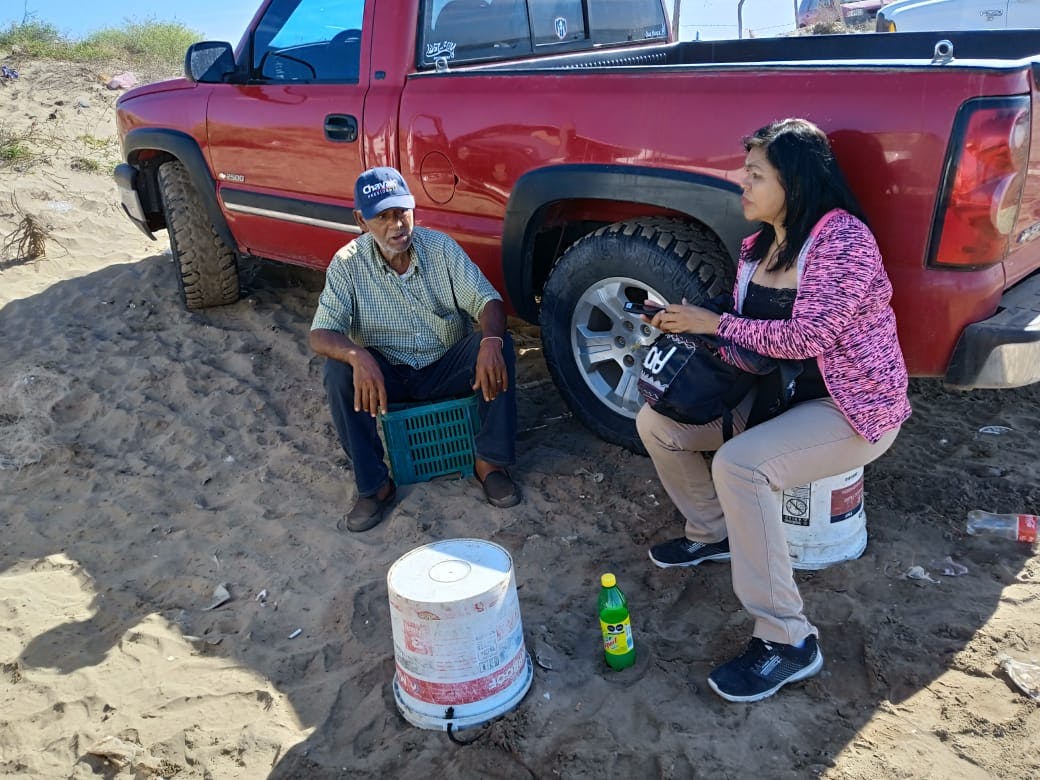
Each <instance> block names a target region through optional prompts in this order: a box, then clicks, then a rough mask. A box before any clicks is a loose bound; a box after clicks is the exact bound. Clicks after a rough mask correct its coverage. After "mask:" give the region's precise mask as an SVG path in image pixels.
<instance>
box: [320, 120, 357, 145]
mask: <svg viewBox="0 0 1040 780" xmlns="http://www.w3.org/2000/svg"><path fill="white" fill-rule="evenodd" d="M325 137H326V138H328V139H329V140H330V141H345V142H347V143H351V142H353V141H356V140H357V117H354V116H351V115H350V114H329V115H328V116H327V117H325Z"/></svg>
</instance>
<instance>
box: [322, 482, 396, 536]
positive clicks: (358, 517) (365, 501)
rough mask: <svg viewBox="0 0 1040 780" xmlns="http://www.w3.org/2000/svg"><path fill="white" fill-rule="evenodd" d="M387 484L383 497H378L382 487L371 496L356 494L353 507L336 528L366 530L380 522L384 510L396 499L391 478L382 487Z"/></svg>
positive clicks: (356, 530) (394, 487)
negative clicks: (387, 488) (356, 497)
mask: <svg viewBox="0 0 1040 780" xmlns="http://www.w3.org/2000/svg"><path fill="white" fill-rule="evenodd" d="M387 486H389V490H387V492H386V495H385V496H384V497H383V498H380V497H379V494H380V493H381V492H382V490H383V489H382V488H380V489H379V490H377V491H376V492H375V493H373V494H372V495H371V496H358V500H357V502H355V504H354V508H353V509H351V510H350V512H348V513H347V515H346V516H345V517H343V518H342V519H341V520H340V521H339V522H338V523H336V528H338V529H339V530H340V531H343V530H347V531H354V532H358V531H367V530H369V529H370V528H375V527H376V526H377V525H379V524H380V523H381V522H383V515H384V514H385V512H386V510H387V509H389V508H390V507H391V506H392V505H393V503H394V501H395V500H396V499H397V485H395V484H394V481H393V480H392V479H388V480H387V481H386V485H384V487H387Z"/></svg>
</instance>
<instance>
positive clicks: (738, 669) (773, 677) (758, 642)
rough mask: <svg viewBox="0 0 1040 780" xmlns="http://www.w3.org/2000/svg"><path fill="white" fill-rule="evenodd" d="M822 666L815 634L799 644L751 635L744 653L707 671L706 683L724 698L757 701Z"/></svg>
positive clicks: (802, 678)
mask: <svg viewBox="0 0 1040 780" xmlns="http://www.w3.org/2000/svg"><path fill="white" fill-rule="evenodd" d="M822 668H823V653H821V652H820V647H819V645H818V644H817V642H816V637H815V636H812V635H810V636H807V637H806V638H805V644H804V645H803V646H802V647H795V646H794V645H784V644H780V643H779V642H767V641H765V640H764V639H759V638H758V637H757V636H756V637H754V638H753V639H752V640H751V641H750V642H749V643H748V646H747V650H745V651H744V654H743V655H740V656H737V657H736V658H734V659H733V660H732V661H728V662H726V663H724V664H723V665H722V666H720V667H719V668H718V669H716V670H715V671H714V672H712V673H711V674H709V675H708V685H710V686H711V689H712V690H713V691H715V693H717V694H718V695H719V696H721V697H722V698H723V699H725V700H726V701H759V700H760V699H764V698H766V697H767V696H772V695H773V694H774V693H776V692H777V691H778V690H780V688H781V687H783V686H784V685H787V683H792V682H796V681H798V680H804V679H805V678H807V677H812V676H813V675H814V674H816V673H817V672H818V671H820V669H822Z"/></svg>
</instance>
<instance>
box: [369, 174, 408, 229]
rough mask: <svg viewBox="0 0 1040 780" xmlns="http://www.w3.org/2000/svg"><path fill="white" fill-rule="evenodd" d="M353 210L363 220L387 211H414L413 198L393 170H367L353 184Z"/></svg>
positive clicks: (400, 177)
mask: <svg viewBox="0 0 1040 780" xmlns="http://www.w3.org/2000/svg"><path fill="white" fill-rule="evenodd" d="M354 208H356V209H357V210H358V211H360V212H361V216H362V217H364V218H365V219H372V217H374V216H376V215H377V214H379V213H381V212H384V211H386V210H387V209H414V208H415V198H413V197H412V193H411V192H410V191H409V190H408V185H407V184H405V183H404V178H403V177H402V176H401V174H400V173H398V172H397V170H396V169H394V168H369V169H368V170H367V171H365V172H364V173H362V174H361V175H360V176H358V180H357V182H355V184H354Z"/></svg>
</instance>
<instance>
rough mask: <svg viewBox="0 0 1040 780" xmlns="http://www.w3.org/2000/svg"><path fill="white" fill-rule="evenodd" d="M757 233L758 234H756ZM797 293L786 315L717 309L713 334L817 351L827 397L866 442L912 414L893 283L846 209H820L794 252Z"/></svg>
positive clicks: (779, 352) (739, 286) (746, 246)
mask: <svg viewBox="0 0 1040 780" xmlns="http://www.w3.org/2000/svg"><path fill="white" fill-rule="evenodd" d="M756 235H757V234H756ZM754 239H755V236H754V235H752V236H749V237H748V238H746V239H744V242H743V244H742V246H741V251H740V262H739V264H738V266H737V282H736V285H735V289H734V297H735V298H736V300H737V311H740V308H741V304H742V303H743V300H744V295H745V293H746V291H747V285H748V281H750V279H751V276H752V274H753V273H754V272H755V268H756V266H757V263H755V262H753V261H751V260H750V259H749V256H748V255H749V252H750V250H751V245H752V242H753V241H754ZM798 262H799V276H800V280H799V283H798V295H797V297H796V298H795V302H794V309H793V311H792V312H791V319H789V320H751V319H746V318H744V317H740V316H738V315H734V314H723V315H722V319H721V320H720V322H719V326H718V329H717V331H716V333H717V334H718V335H719V336H722V337H724V338H726V339H729V340H730V341H732V342H733V343H735V344H739V345H740V346H742V347H747V348H748V349H752V350H754V351H755V352H759V353H761V354H763V355H769V356H771V357H775V358H788V359H805V358H811V357H815V358H817V359H818V362H819V365H820V373H821V374H823V380H824V382H825V383H826V385H827V389H828V390H829V391H830V394H831V397H832V398H833V399H834V402H835V403H836V404H837V406H838V408H839V409H840V410H841V412H842V414H844V415H845V418H846V419H847V420H848V421H849V424H850V425H851V426H852V427H853V428H854V429H855V431H856V432H857V433H858V434H860V435H861V436H863V438H865V439H867V440H868V441H871V442H876V441H878V439H880V438H881V436H882V435H883V434H884V433H885V432H886V431H889V430H891V429H893V428H896V427H898V426H899V425H901V424H902V423H903V421H904V420H906V418H907V417H909V416H910V401H909V399H908V398H907V395H906V388H907V375H906V363H905V362H904V361H903V353H902V351H901V350H900V348H899V341H898V340H897V338H896V319H895V314H894V313H893V312H892V307H891V306H890V305H889V301H890V300H891V298H892V284H891V282H889V280H888V275H887V274H886V273H885V268H884V266H883V265H882V264H881V253H880V252H879V251H878V247H877V242H876V241H875V240H874V236H873V234H872V233H871V232H870V229H869V228H868V227H867V226H866V225H864V224H863V223H862V222H861V221H860V220H858V219H856V218H855V217H854V216H852V215H851V214H849V213H848V212H847V211H842V210H838V209H836V210H834V211H831V212H829V213H827V214H825V215H824V216H823V217H822V218H821V219H820V221H819V222H818V223H817V224H816V226H815V227H814V228H813V230H812V233H811V235H810V236H809V239H808V241H807V246H806V247H804V248H803V250H802V252H801V255H800V257H799V261H798Z"/></svg>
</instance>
